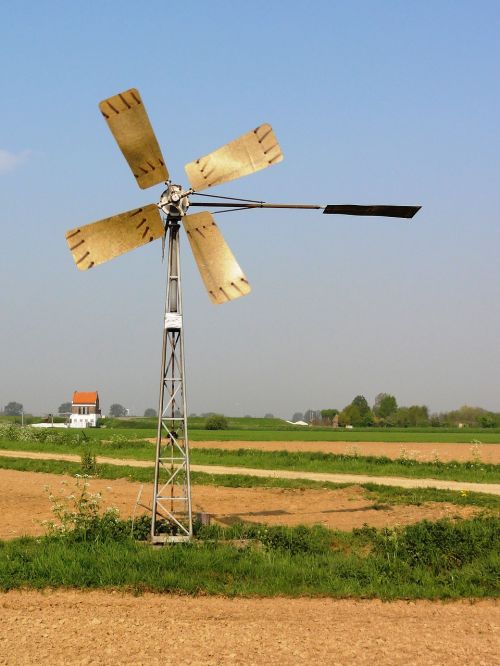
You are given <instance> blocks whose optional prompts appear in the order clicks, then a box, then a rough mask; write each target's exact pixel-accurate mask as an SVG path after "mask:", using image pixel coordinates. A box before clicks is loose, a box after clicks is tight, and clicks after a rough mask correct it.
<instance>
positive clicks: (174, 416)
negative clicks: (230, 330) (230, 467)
mask: <svg viewBox="0 0 500 666" xmlns="http://www.w3.org/2000/svg"><path fill="white" fill-rule="evenodd" d="M167 231H168V268H167V294H166V300H165V322H164V331H163V346H162V360H161V377H160V399H159V406H158V431H157V437H156V458H155V476H154V488H153V507H152V509H153V516H152V520H151V542H152V543H156V544H158V543H174V542H178V541H188V540H189V539H190V538H191V537H192V536H193V517H192V508H191V480H190V471H189V439H188V429H187V409H186V391H185V384H184V374H185V372H184V334H183V322H182V294H181V275H180V253H179V223H178V219H177V220H176V219H173V220H172V219H170V218H169V219H168V220H167Z"/></svg>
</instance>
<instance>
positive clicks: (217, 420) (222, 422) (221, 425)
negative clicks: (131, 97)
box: [205, 414, 227, 430]
mask: <svg viewBox="0 0 500 666" xmlns="http://www.w3.org/2000/svg"><path fill="white" fill-rule="evenodd" d="M205 430H227V419H226V417H225V416H224V415H223V414H212V415H211V416H209V417H208V418H207V420H206V421H205Z"/></svg>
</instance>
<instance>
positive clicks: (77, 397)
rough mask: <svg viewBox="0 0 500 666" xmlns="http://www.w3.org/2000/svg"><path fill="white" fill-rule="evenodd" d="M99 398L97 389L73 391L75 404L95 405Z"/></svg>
mask: <svg viewBox="0 0 500 666" xmlns="http://www.w3.org/2000/svg"><path fill="white" fill-rule="evenodd" d="M97 400H98V397H97V391H75V392H74V393H73V404H74V405H95V404H96V403H97Z"/></svg>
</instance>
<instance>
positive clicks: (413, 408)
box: [291, 393, 500, 428]
mask: <svg viewBox="0 0 500 666" xmlns="http://www.w3.org/2000/svg"><path fill="white" fill-rule="evenodd" d="M291 420H292V421H294V422H295V421H305V422H307V423H310V424H312V425H328V426H337V425H338V426H341V427H345V426H353V427H364V428H367V427H372V426H374V427H397V428H409V427H417V428H425V427H429V426H431V427H436V428H439V427H449V428H457V427H464V426H465V427H478V428H497V427H499V426H500V413H498V412H491V411H488V410H487V409H483V408H482V407H470V406H469V405H464V406H463V407H460V408H459V409H455V410H452V411H450V412H436V413H432V414H431V413H429V409H428V407H427V406H426V405H410V406H409V407H405V406H399V405H398V402H397V400H396V397H395V396H394V395H390V394H389V393H379V394H378V395H377V396H376V398H375V402H374V403H373V405H372V406H371V407H370V405H369V404H368V401H367V400H366V398H365V397H364V396H363V395H357V396H356V397H355V398H354V399H353V400H352V402H351V403H350V404H348V405H346V406H345V407H344V408H343V409H335V408H330V409H307V410H306V411H305V412H303V413H302V412H295V413H294V415H293V416H292V419H291Z"/></svg>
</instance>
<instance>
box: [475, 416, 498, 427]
mask: <svg viewBox="0 0 500 666" xmlns="http://www.w3.org/2000/svg"><path fill="white" fill-rule="evenodd" d="M479 425H480V426H481V428H496V427H497V426H498V421H497V419H496V418H495V416H494V415H493V414H483V416H480V417H479Z"/></svg>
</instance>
